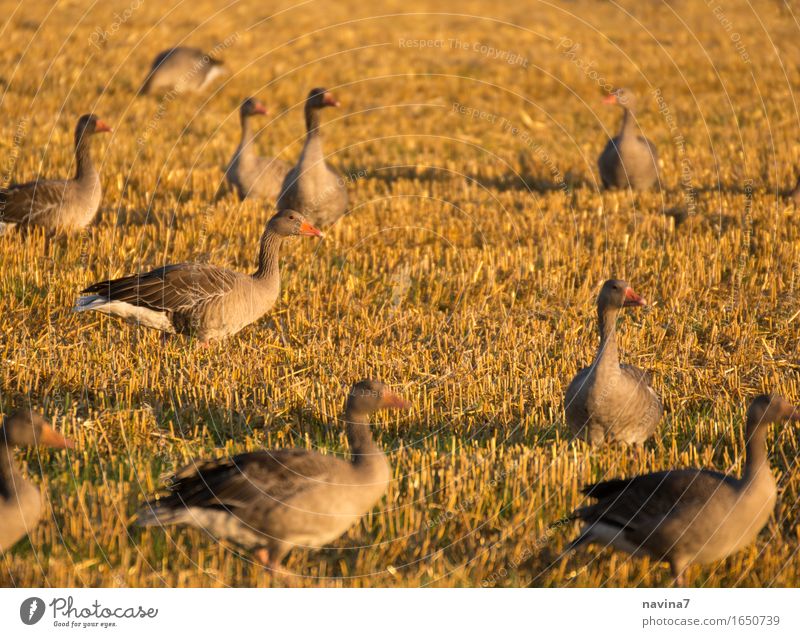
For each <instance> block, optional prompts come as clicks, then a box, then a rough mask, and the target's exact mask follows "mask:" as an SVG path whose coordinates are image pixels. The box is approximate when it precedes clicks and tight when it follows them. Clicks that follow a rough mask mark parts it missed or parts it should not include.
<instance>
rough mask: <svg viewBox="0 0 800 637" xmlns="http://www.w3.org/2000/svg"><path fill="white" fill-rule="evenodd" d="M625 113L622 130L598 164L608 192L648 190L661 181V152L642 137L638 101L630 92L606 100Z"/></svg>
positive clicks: (621, 90)
mask: <svg viewBox="0 0 800 637" xmlns="http://www.w3.org/2000/svg"><path fill="white" fill-rule="evenodd" d="M603 103H605V104H618V105H619V106H621V107H622V108H623V109H624V115H623V116H622V128H620V131H619V134H618V135H617V136H616V137H614V138H613V139H611V140H609V142H608V143H607V144H606V147H605V148H604V149H603V152H602V153H601V154H600V158H599V159H598V161H597V165H598V168H599V169H600V179H601V181H602V182H603V187H604V188H628V187H630V188H632V189H633V190H648V189H650V188H652V187H653V185H654V184H655V183H656V182H657V181H658V151H657V150H656V147H655V146H654V145H653V142H651V141H650V140H649V139H647V138H646V137H644V136H643V135H641V134H640V131H639V125H638V124H637V123H636V111H635V109H636V97H635V96H634V95H633V93H631V92H630V91H629V90H628V89H624V88H621V89H618V90H616V91H615V92H614V93H612V94H611V95H609V96H608V97H606V98H605V99H604V100H603Z"/></svg>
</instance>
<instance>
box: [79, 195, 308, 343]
mask: <svg viewBox="0 0 800 637" xmlns="http://www.w3.org/2000/svg"><path fill="white" fill-rule="evenodd" d="M292 236H308V237H319V236H322V233H321V232H320V231H319V230H317V229H316V228H315V227H314V226H312V225H311V224H310V223H308V221H306V219H305V217H303V215H301V214H300V213H298V212H295V211H294V210H282V211H281V212H279V213H277V214H276V215H275V216H274V217H272V219H270V220H269V222H268V223H267V224H266V228H265V229H264V233H263V234H262V235H261V241H260V247H259V252H258V268H257V269H256V271H255V272H254V273H253V274H249V275H248V274H243V273H241V272H234V271H232V270H227V269H224V268H219V267H217V266H214V265H209V264H205V263H178V264H175V265H165V266H164V267H161V268H158V269H157V270H152V271H151V272H147V273H146V274H134V275H132V276H126V277H123V278H121V279H112V280H109V281H102V282H100V283H95V284H94V285H91V286H89V287H88V288H86V289H85V290H83V291H82V292H81V294H83V295H84V296H81V297H80V298H78V300H77V303H76V305H75V308H74V311H76V312H84V311H87V310H95V311H97V312H102V313H104V314H109V315H111V316H116V317H118V318H121V319H123V320H126V321H128V322H131V323H135V324H141V325H144V326H146V327H150V328H153V329H157V330H161V331H163V332H167V333H171V334H184V335H192V336H196V337H197V338H198V339H199V340H200V341H201V342H202V343H207V342H208V341H209V340H212V339H213V340H217V339H223V338H225V337H227V336H231V335H233V334H236V333H237V332H238V331H239V330H241V329H242V328H244V327H246V326H247V325H250V324H251V323H254V322H255V321H257V320H258V319H260V318H261V317H262V316H263V315H264V314H266V313H267V312H268V311H269V310H271V309H272V307H273V306H274V305H275V302H276V301H277V300H278V295H279V293H280V286H281V281H280V270H279V260H278V252H279V249H280V246H281V244H282V243H283V241H284V239H286V238H287V237H292Z"/></svg>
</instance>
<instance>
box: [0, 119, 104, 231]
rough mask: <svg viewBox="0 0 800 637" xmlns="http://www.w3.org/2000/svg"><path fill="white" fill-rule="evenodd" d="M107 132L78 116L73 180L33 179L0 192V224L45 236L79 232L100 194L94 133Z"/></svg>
mask: <svg viewBox="0 0 800 637" xmlns="http://www.w3.org/2000/svg"><path fill="white" fill-rule="evenodd" d="M108 132H111V128H110V127H109V126H108V124H106V123H105V122H103V121H102V120H100V119H98V118H97V116H96V115H82V116H81V117H80V119H79V120H78V123H77V124H76V126H75V165H76V169H75V177H74V179H65V180H55V179H36V180H35V181H30V182H28V183H24V184H15V185H12V186H9V187H8V188H3V189H0V223H3V224H6V225H16V224H19V225H21V226H41V227H43V228H44V229H45V230H46V231H47V232H49V233H56V232H68V231H76V230H81V229H83V228H85V227H86V226H88V225H89V224H90V223H92V221H93V220H94V218H95V216H96V215H97V210H98V209H99V208H100V202H101V200H102V198H103V191H102V188H101V186H100V175H99V174H98V172H97V169H96V168H95V167H94V163H93V162H92V157H91V152H90V145H91V138H92V136H93V135H95V134H96V133H108Z"/></svg>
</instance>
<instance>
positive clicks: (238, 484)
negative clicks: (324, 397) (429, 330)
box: [137, 380, 410, 570]
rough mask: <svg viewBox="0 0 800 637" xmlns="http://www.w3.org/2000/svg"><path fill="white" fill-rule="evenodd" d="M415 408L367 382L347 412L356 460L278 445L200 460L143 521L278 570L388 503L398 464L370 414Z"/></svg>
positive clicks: (149, 506)
mask: <svg viewBox="0 0 800 637" xmlns="http://www.w3.org/2000/svg"><path fill="white" fill-rule="evenodd" d="M409 407H410V404H409V403H408V402H406V401H405V400H404V399H402V398H401V397H400V396H398V395H397V394H395V393H394V392H392V391H390V390H389V388H388V387H386V386H385V385H384V384H383V383H381V382H379V381H375V380H363V381H361V382H359V383H357V384H355V385H354V386H353V387H352V389H351V390H350V392H349V395H348V397H347V401H346V403H345V409H344V423H345V426H346V430H347V440H348V443H349V446H350V454H351V459H349V460H347V459H343V458H338V457H336V456H334V455H323V454H320V453H316V452H314V451H309V450H307V449H275V450H271V451H255V452H251V453H242V454H239V455H235V456H232V457H228V458H218V459H214V460H197V461H195V462H193V463H192V464H190V465H188V466H186V467H184V468H182V469H180V470H178V471H177V472H176V473H175V474H174V475H173V476H172V477H171V478H170V479H169V481H168V486H167V490H166V492H165V493H163V494H162V495H161V497H157V498H155V499H152V500H150V501H149V502H147V503H145V504H144V505H143V506H142V507H141V508H140V509H139V513H138V520H137V524H138V525H140V526H161V525H172V524H183V525H189V526H194V527H198V528H201V529H204V530H205V531H207V532H208V533H210V534H211V535H213V536H215V537H220V538H226V539H228V540H231V541H233V542H235V543H237V544H239V545H240V546H242V547H244V548H246V549H248V550H250V551H252V553H253V554H254V556H255V557H256V559H257V560H258V561H259V562H260V563H261V564H263V565H264V566H267V567H269V568H270V569H273V570H277V569H279V568H280V565H281V562H282V561H283V559H284V557H285V556H286V555H287V554H288V553H289V551H291V550H292V549H293V548H295V547H297V548H320V547H322V546H324V545H326V544H329V543H330V542H332V541H333V540H335V539H336V538H338V537H339V536H341V535H342V534H343V533H344V532H345V531H347V529H349V528H350V527H351V526H353V525H354V524H355V523H356V522H358V520H359V519H361V517H362V516H363V515H365V514H366V513H368V512H369V511H370V510H371V509H372V507H374V506H375V504H376V503H377V502H378V500H380V498H381V497H382V496H383V494H384V493H385V492H386V489H387V486H388V484H389V481H390V480H391V469H390V466H389V462H388V460H387V458H386V455H385V454H384V453H383V451H382V450H381V449H380V447H378V445H377V444H376V443H375V441H374V440H373V438H372V433H371V431H370V423H369V420H370V415H371V414H373V413H374V412H376V411H378V410H379V409H408V408H409Z"/></svg>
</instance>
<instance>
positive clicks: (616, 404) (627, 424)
mask: <svg viewBox="0 0 800 637" xmlns="http://www.w3.org/2000/svg"><path fill="white" fill-rule="evenodd" d="M643 305H646V301H645V300H644V299H643V298H642V297H640V296H639V295H638V294H636V292H634V291H633V288H631V286H630V285H628V284H627V283H626V282H625V281H620V280H617V279H610V280H608V281H606V282H605V283H604V284H603V287H602V288H601V289H600V293H599V294H598V296H597V322H598V327H599V330H600V345H599V346H598V349H597V354H596V356H595V359H594V361H593V362H592V364H591V365H590V366H589V367H584V368H583V369H582V370H580V371H579V372H578V373H577V374H576V375H575V378H573V379H572V382H570V384H569V386H568V387H567V391H566V394H565V396H564V412H565V414H566V419H567V424H568V425H569V428H570V430H571V431H572V433H573V434H574V435H575V436H580V437H583V438H585V439H586V441H587V442H589V443H590V444H592V445H598V444H602V443H604V442H624V443H627V444H641V443H643V442H644V441H645V440H647V438H649V437H650V436H651V435H652V434H653V432H654V431H655V429H656V426H657V425H658V421H659V420H660V419H661V415H662V413H663V407H662V405H661V400H660V399H659V397H658V396H657V395H656V393H655V392H654V391H653V389H652V388H651V387H650V379H649V375H648V374H647V373H646V372H644V371H642V370H641V369H638V368H636V367H633V366H632V365H626V364H625V363H620V362H619V353H618V349H617V316H618V314H619V312H620V310H621V309H622V308H624V307H639V306H643Z"/></svg>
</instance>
